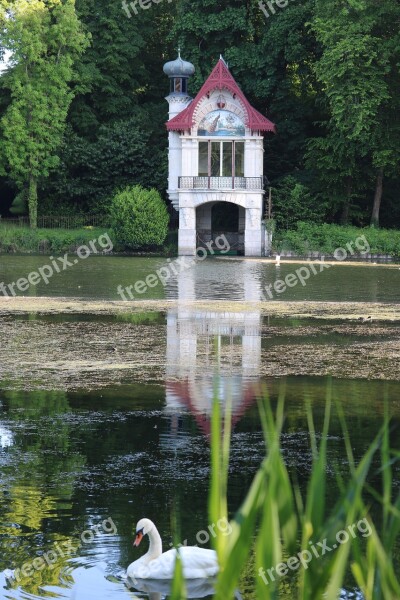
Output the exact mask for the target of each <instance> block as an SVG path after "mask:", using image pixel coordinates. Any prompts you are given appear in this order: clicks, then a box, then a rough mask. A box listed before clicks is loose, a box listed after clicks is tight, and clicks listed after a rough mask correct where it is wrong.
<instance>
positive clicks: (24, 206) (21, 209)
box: [10, 189, 28, 215]
mask: <svg viewBox="0 0 400 600" xmlns="http://www.w3.org/2000/svg"><path fill="white" fill-rule="evenodd" d="M26 192H27V190H26V189H22V190H21V191H19V192H18V194H17V195H16V196H15V198H14V201H13V203H12V205H11V206H10V213H11V214H12V215H26V214H27V212H28V196H27V193H26Z"/></svg>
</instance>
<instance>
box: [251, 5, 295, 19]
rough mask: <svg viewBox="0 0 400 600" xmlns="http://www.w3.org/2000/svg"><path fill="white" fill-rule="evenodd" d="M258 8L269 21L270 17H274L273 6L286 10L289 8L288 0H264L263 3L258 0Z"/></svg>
mask: <svg viewBox="0 0 400 600" xmlns="http://www.w3.org/2000/svg"><path fill="white" fill-rule="evenodd" d="M291 2H293V0H291ZM265 5H267V6H265ZM258 6H259V7H260V10H262V12H263V13H264V15H265V17H266V18H267V19H269V18H270V16H271V15H274V14H275V13H276V8H275V6H277V7H278V8H287V7H288V6H289V0H265V2H263V0H260V1H259V3H258Z"/></svg>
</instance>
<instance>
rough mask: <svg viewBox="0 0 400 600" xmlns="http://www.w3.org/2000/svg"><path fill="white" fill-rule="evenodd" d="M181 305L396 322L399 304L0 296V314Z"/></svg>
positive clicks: (272, 314) (209, 309)
mask: <svg viewBox="0 0 400 600" xmlns="http://www.w3.org/2000/svg"><path fill="white" fill-rule="evenodd" d="M182 308H184V309H185V310H189V311H193V312H204V313H207V314H210V313H216V314H221V313H239V314H240V313H245V312H248V311H259V312H260V315H261V316H270V317H277V318H279V317H281V318H297V319H321V320H327V321H332V320H343V321H353V322H357V321H358V322H359V324H360V325H362V326H365V325H368V324H367V323H363V322H362V320H363V319H364V318H366V317H371V318H372V320H373V321H380V322H385V321H387V322H389V323H396V322H399V323H400V304H394V303H388V304H385V303H372V302H324V301H320V302H313V301H297V302H295V301H290V302H286V301H284V300H281V301H277V300H271V301H259V302H244V301H228V300H207V301H201V300H187V301H184V302H182V301H181V300H135V301H130V302H129V301H128V302H124V301H122V300H91V299H85V298H65V297H60V298H54V297H45V296H42V297H27V296H15V297H0V316H6V315H9V316H13V315H24V314H25V315H27V314H37V315H40V314H42V315H54V314H58V315H62V314H65V315H71V314H76V315H78V314H84V315H89V314H93V315H105V316H107V315H111V316H112V315H115V316H117V315H120V314H126V313H130V314H132V313H143V312H167V311H168V310H174V311H177V310H178V309H182Z"/></svg>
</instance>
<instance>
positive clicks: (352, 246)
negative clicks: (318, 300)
mask: <svg viewBox="0 0 400 600" xmlns="http://www.w3.org/2000/svg"><path fill="white" fill-rule="evenodd" d="M370 250H371V248H370V245H369V243H368V240H367V238H366V237H365V235H362V236H360V237H358V238H357V239H356V240H355V242H349V243H348V244H346V248H337V249H336V250H335V252H334V253H333V257H334V259H335V260H337V261H345V260H346V259H347V258H348V257H349V255H350V256H354V255H355V254H356V252H358V253H359V254H361V255H364V254H368V253H369V252H370ZM307 263H308V264H307V266H302V267H300V268H299V269H297V270H296V271H295V272H294V273H289V274H288V275H286V277H285V279H277V281H275V283H270V284H269V285H266V286H265V287H264V292H265V294H266V295H265V294H264V293H263V292H262V293H261V296H262V299H263V300H268V299H269V300H272V299H273V298H274V293H275V294H283V293H284V292H286V290H287V289H288V288H293V287H295V286H296V285H298V284H299V283H300V284H301V285H302V286H303V287H305V286H306V284H307V281H308V280H309V279H310V277H311V275H318V274H319V273H322V272H323V271H325V269H330V268H331V267H332V266H333V265H332V264H327V263H325V260H324V259H323V258H321V259H320V260H315V261H310V260H308V261H307ZM266 296H268V298H267V297H266Z"/></svg>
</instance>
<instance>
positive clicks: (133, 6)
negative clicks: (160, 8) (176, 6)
mask: <svg viewBox="0 0 400 600" xmlns="http://www.w3.org/2000/svg"><path fill="white" fill-rule="evenodd" d="M162 1H163V0H133V2H127V0H122V10H123V11H124V12H125V14H126V16H127V17H128V18H129V19H130V18H131V17H132V13H131V10H132V11H133V13H134V14H135V15H137V14H139V8H140V9H141V10H147V9H148V8H150V7H151V5H152V3H153V4H160V2H162ZM167 2H168V4H171V2H172V0H167Z"/></svg>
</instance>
